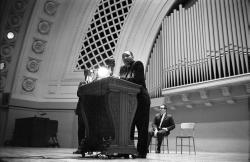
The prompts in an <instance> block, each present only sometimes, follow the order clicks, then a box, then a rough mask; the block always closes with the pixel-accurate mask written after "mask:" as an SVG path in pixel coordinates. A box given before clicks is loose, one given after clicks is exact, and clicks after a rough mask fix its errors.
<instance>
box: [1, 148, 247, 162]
mask: <svg viewBox="0 0 250 162" xmlns="http://www.w3.org/2000/svg"><path fill="white" fill-rule="evenodd" d="M73 151H75V149H72V148H23V147H1V148H0V162H79V160H81V161H91V162H95V161H98V162H99V161H100V160H103V161H112V162H117V161H134V162H144V161H146V162H161V161H162V162H163V161H164V162H249V154H247V153H246V154H243V153H242V154H241V153H237V154H236V153H206V152H197V154H196V155H194V154H191V155H189V154H188V152H184V153H183V154H180V153H178V154H175V152H170V153H169V154H168V153H161V154H155V153H153V152H151V153H149V154H148V156H147V159H121V158H115V159H106V158H105V157H100V156H99V157H97V155H96V153H94V155H91V156H90V155H86V157H85V158H82V157H81V155H77V154H72V152H73Z"/></svg>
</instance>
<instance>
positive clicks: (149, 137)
mask: <svg viewBox="0 0 250 162" xmlns="http://www.w3.org/2000/svg"><path fill="white" fill-rule="evenodd" d="M153 136H154V131H153V130H150V131H148V147H149V145H150V143H151V140H152V137H153Z"/></svg>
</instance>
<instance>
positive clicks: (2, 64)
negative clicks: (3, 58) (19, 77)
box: [0, 62, 6, 70]
mask: <svg viewBox="0 0 250 162" xmlns="http://www.w3.org/2000/svg"><path fill="white" fill-rule="evenodd" d="M5 67H6V65H5V62H1V63H0V70H3V69H4V68H5Z"/></svg>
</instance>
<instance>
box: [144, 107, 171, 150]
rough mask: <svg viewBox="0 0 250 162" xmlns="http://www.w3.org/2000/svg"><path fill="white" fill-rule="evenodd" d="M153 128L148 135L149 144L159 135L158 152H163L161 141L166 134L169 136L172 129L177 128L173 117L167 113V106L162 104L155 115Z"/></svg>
mask: <svg viewBox="0 0 250 162" xmlns="http://www.w3.org/2000/svg"><path fill="white" fill-rule="evenodd" d="M152 128H153V129H152V130H151V131H149V135H148V137H149V138H148V146H149V145H150V142H151V139H152V137H153V136H155V137H157V150H156V153H160V152H161V143H162V140H163V138H164V136H168V135H169V133H170V131H171V130H173V129H174V128H175V123H174V120H173V117H172V116H171V115H169V114H167V106H166V105H161V106H160V113H158V114H156V115H155V118H154V121H153V123H152Z"/></svg>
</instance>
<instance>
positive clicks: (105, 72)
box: [97, 66, 110, 79]
mask: <svg viewBox="0 0 250 162" xmlns="http://www.w3.org/2000/svg"><path fill="white" fill-rule="evenodd" d="M97 75H98V79H102V78H107V77H109V76H110V71H109V70H108V69H107V68H106V67H103V66H101V67H99V69H98V70H97Z"/></svg>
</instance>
